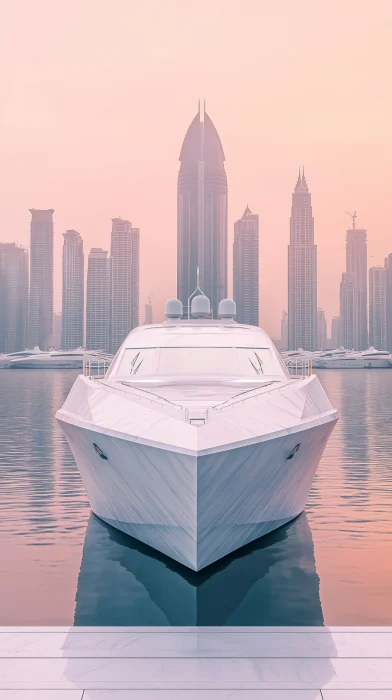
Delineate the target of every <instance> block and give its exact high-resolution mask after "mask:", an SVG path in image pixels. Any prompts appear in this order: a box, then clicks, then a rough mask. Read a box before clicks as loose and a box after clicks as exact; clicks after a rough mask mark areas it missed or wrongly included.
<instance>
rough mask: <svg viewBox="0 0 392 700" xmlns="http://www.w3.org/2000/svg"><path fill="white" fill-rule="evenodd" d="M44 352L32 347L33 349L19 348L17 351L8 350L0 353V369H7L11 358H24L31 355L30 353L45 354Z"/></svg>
mask: <svg viewBox="0 0 392 700" xmlns="http://www.w3.org/2000/svg"><path fill="white" fill-rule="evenodd" d="M45 354H46V353H44V352H43V350H40V349H39V348H37V347H36V348H34V349H33V350H19V351H18V352H10V353H6V354H0V369H8V368H9V367H10V364H11V362H13V360H19V359H24V358H26V357H31V356H32V355H34V356H36V355H45Z"/></svg>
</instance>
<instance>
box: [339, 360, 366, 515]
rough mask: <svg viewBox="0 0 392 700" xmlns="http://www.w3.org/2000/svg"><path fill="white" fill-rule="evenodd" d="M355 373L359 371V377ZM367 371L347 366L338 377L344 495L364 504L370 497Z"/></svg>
mask: <svg viewBox="0 0 392 700" xmlns="http://www.w3.org/2000/svg"><path fill="white" fill-rule="evenodd" d="M358 373H362V374H363V376H362V377H361V380H360V381H358V376H356V375H358ZM370 382H371V376H370V372H369V371H367V372H365V371H364V370H350V371H349V372H347V371H346V372H342V373H341V377H340V405H341V417H340V420H341V421H342V424H343V430H342V434H343V438H344V439H343V445H342V448H343V470H344V474H345V479H346V483H347V488H346V492H345V498H347V499H350V500H353V499H354V500H355V501H356V502H360V503H362V504H363V505H365V504H366V503H367V501H368V500H369V489H368V486H367V482H368V479H369V476H370V460H369V400H370V397H369V384H370Z"/></svg>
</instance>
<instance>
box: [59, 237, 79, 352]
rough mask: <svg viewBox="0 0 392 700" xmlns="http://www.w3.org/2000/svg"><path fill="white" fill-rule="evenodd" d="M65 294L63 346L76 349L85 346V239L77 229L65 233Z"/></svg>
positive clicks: (62, 331)
mask: <svg viewBox="0 0 392 700" xmlns="http://www.w3.org/2000/svg"><path fill="white" fill-rule="evenodd" d="M63 237H64V243H63V296H62V330H61V347H62V349H63V350H74V349H75V348H79V347H82V346H83V336H84V255H83V240H82V237H81V235H80V233H78V232H77V231H72V230H69V231H66V232H65V233H63Z"/></svg>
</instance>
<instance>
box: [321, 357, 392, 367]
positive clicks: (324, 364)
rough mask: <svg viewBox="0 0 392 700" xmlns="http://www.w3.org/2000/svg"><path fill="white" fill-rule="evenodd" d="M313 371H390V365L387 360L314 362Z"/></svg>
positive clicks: (359, 359)
mask: <svg viewBox="0 0 392 700" xmlns="http://www.w3.org/2000/svg"><path fill="white" fill-rule="evenodd" d="M313 367H314V369H391V368H392V364H391V362H390V360H389V359H388V358H374V359H372V358H363V359H361V358H358V359H355V360H350V359H341V360H338V359H333V358H332V359H328V360H315V361H314V362H313Z"/></svg>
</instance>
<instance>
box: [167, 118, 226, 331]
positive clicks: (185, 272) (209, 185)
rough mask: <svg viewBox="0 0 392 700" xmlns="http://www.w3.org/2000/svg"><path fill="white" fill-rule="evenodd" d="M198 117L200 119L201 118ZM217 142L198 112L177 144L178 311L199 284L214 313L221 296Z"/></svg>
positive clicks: (222, 186) (222, 200)
mask: <svg viewBox="0 0 392 700" xmlns="http://www.w3.org/2000/svg"><path fill="white" fill-rule="evenodd" d="M202 117H203V118H202ZM224 160H225V155H224V153H223V148H222V144H221V141H220V138H219V136H218V132H217V130H216V129H215V126H214V125H213V123H212V121H211V119H210V117H209V116H208V114H207V113H206V112H204V114H202V113H201V111H200V106H199V111H198V114H197V115H196V116H195V118H194V119H193V121H192V123H191V125H190V127H189V129H188V131H187V133H186V136H185V139H184V142H183V144H182V148H181V153H180V162H181V166H180V172H179V174H178V185H177V296H178V298H179V299H181V301H182V303H183V306H184V312H186V309H187V305H188V298H189V296H190V295H191V294H192V293H193V292H194V290H195V289H196V287H197V267H199V285H200V287H201V289H202V290H203V292H204V293H205V294H206V296H208V298H209V299H210V301H211V309H212V313H213V316H214V318H216V317H217V312H218V305H219V301H220V300H221V299H224V298H225V297H226V296H227V178H226V172H225V167H224Z"/></svg>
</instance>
